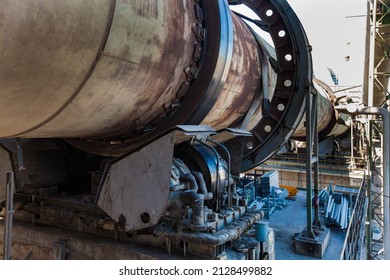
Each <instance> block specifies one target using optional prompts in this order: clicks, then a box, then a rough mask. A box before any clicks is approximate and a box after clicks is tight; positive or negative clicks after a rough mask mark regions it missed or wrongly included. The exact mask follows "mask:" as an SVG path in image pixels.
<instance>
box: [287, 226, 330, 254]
mask: <svg viewBox="0 0 390 280" xmlns="http://www.w3.org/2000/svg"><path fill="white" fill-rule="evenodd" d="M329 239H330V230H329V228H326V227H321V228H320V229H319V230H317V231H316V232H315V237H314V238H310V237H307V230H306V228H305V229H304V230H303V231H302V232H301V233H300V234H298V236H296V237H295V239H294V245H295V253H297V254H301V255H306V256H311V257H315V258H319V259H322V258H323V256H324V254H325V251H326V248H327V247H328V244H329Z"/></svg>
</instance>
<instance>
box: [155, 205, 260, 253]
mask: <svg viewBox="0 0 390 280" xmlns="http://www.w3.org/2000/svg"><path fill="white" fill-rule="evenodd" d="M263 217H264V212H263V211H251V212H247V213H246V214H245V215H244V216H242V217H241V218H240V219H239V220H237V221H235V222H234V223H233V224H231V225H228V226H226V227H224V228H223V229H221V230H219V231H217V232H215V233H205V232H184V231H181V232H175V231H173V230H172V229H169V228H163V227H156V229H155V233H156V234H158V235H162V236H168V237H172V238H177V239H180V240H183V241H188V242H197V243H199V244H204V245H212V246H217V245H221V244H225V243H226V242H228V241H232V240H234V239H236V238H238V237H239V236H240V235H241V234H242V233H244V232H245V231H246V230H248V229H249V228H250V227H251V226H252V225H253V224H254V222H256V221H258V220H260V219H262V218H263Z"/></svg>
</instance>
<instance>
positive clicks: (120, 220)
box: [118, 214, 127, 229]
mask: <svg viewBox="0 0 390 280" xmlns="http://www.w3.org/2000/svg"><path fill="white" fill-rule="evenodd" d="M126 223H127V219H126V217H125V215H123V214H120V215H119V217H118V227H119V228H120V229H125V228H126Z"/></svg>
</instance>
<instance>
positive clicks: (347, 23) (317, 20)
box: [287, 0, 367, 85]
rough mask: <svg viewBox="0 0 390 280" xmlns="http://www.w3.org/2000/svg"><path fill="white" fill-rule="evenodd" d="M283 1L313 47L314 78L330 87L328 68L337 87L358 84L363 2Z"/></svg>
mask: <svg viewBox="0 0 390 280" xmlns="http://www.w3.org/2000/svg"><path fill="white" fill-rule="evenodd" d="M287 1H288V3H289V4H290V5H291V7H292V8H293V9H294V11H295V13H296V14H297V15H298V17H299V19H300V20H301V22H302V25H303V26H304V28H305V31H306V34H307V36H308V39H309V42H310V44H311V45H312V47H313V52H312V57H313V68H314V72H315V76H316V78H318V79H320V80H323V81H324V82H326V83H328V84H332V80H331V77H330V75H329V72H328V69H327V68H328V67H329V68H331V69H332V70H333V71H334V72H335V73H336V74H337V76H338V78H339V84H340V85H358V84H362V82H363V67H364V54H365V37H366V13H367V0H287ZM347 56H348V57H349V59H348V60H347V59H346V57H347Z"/></svg>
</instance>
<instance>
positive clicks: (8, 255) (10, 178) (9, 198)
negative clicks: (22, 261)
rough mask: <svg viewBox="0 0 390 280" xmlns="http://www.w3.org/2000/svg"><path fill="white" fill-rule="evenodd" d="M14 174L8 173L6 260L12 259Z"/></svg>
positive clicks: (4, 253)
mask: <svg viewBox="0 0 390 280" xmlns="http://www.w3.org/2000/svg"><path fill="white" fill-rule="evenodd" d="M14 191H15V177H14V172H12V171H9V172H6V201H5V233H4V251H3V258H4V260H10V259H11V258H12V218H13V214H14Z"/></svg>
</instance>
